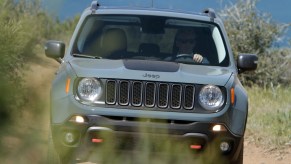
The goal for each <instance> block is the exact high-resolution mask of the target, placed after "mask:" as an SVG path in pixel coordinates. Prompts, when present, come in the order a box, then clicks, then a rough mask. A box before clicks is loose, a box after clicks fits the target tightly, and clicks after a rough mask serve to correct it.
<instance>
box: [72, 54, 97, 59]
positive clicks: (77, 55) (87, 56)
mask: <svg viewBox="0 0 291 164" xmlns="http://www.w3.org/2000/svg"><path fill="white" fill-rule="evenodd" d="M73 56H75V57H82V58H91V59H102V57H100V56H92V55H85V54H73Z"/></svg>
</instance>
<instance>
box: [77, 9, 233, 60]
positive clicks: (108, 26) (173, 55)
mask: <svg viewBox="0 0 291 164" xmlns="http://www.w3.org/2000/svg"><path fill="white" fill-rule="evenodd" d="M72 53H73V54H75V56H78V57H82V56H87V57H91V56H92V58H96V59H109V60H119V59H128V60H158V61H169V62H178V63H185V64H202V65H217V66H228V65H229V59H228V54H227V51H226V49H225V45H224V42H223V38H222V36H221V33H220V30H219V28H218V27H217V26H216V25H215V24H212V23H205V22H199V21H194V20H188V19H177V18H171V17H159V16H142V15H95V16H90V17H88V18H87V19H86V20H85V22H84V24H83V26H82V28H81V30H80V32H79V34H78V37H77V40H76V41H75V44H74V48H73V52H72ZM197 54H198V55H200V56H201V57H202V58H201V57H200V59H199V62H198V61H195V60H194V58H195V55H197ZM196 58H197V56H196ZM200 60H201V61H200Z"/></svg>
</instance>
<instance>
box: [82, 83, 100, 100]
mask: <svg viewBox="0 0 291 164" xmlns="http://www.w3.org/2000/svg"><path fill="white" fill-rule="evenodd" d="M101 94H102V86H101V83H100V81H99V80H97V79H95V78H84V79H82V80H80V81H79V84H78V88H77V95H78V98H79V99H80V100H81V101H86V102H94V101H96V100H98V99H99V98H100V96H101Z"/></svg>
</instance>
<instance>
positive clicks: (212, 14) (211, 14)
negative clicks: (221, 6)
mask: <svg viewBox="0 0 291 164" xmlns="http://www.w3.org/2000/svg"><path fill="white" fill-rule="evenodd" d="M203 13H204V14H207V15H208V16H209V17H210V19H211V21H212V22H214V18H216V13H215V11H214V9H212V8H207V9H204V10H203Z"/></svg>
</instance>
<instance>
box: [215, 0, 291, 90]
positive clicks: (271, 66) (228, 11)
mask: <svg viewBox="0 0 291 164" xmlns="http://www.w3.org/2000/svg"><path fill="white" fill-rule="evenodd" d="M257 2H258V0H237V2H236V3H235V4H233V5H231V6H226V7H225V8H224V9H223V10H222V11H221V12H220V13H219V14H220V16H221V17H222V18H223V20H224V23H225V27H226V30H227V32H228V36H229V39H230V42H231V44H232V50H233V52H234V54H235V55H237V54H239V53H255V54H257V55H258V56H259V66H258V69H257V71H255V72H249V73H244V74H241V80H242V82H243V83H245V84H248V85H251V84H257V85H263V86H267V85H279V84H280V83H284V84H285V83H286V82H284V80H282V79H283V76H282V75H283V74H284V72H285V71H286V70H287V69H288V67H287V65H288V64H287V63H286V62H290V60H289V61H288V60H286V58H287V57H288V54H290V51H288V50H283V48H280V49H278V48H277V49H276V48H274V43H275V42H276V41H278V40H280V39H281V38H282V36H283V35H284V33H285V32H286V29H287V27H288V25H287V24H279V23H275V22H273V21H272V18H271V16H270V15H269V14H266V13H261V12H260V11H259V10H258V9H257V8H256V4H257ZM278 66H280V67H278ZM289 80H290V79H289ZM286 84H287V83H286Z"/></svg>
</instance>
